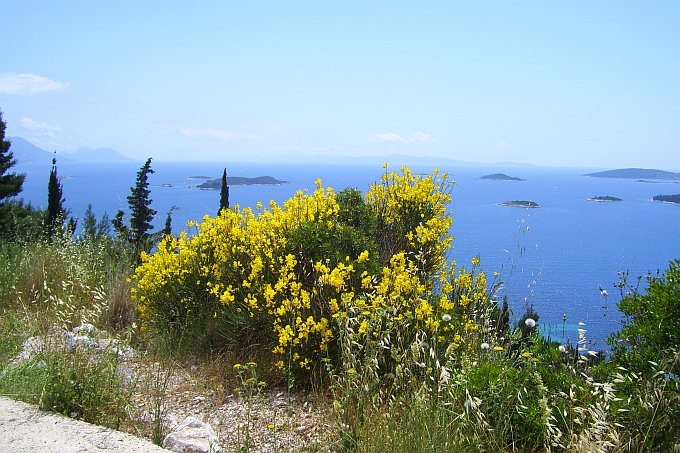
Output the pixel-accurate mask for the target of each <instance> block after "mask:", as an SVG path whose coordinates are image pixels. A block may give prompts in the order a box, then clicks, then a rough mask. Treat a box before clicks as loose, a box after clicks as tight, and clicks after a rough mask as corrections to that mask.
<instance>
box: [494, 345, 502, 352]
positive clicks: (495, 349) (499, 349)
mask: <svg viewBox="0 0 680 453" xmlns="http://www.w3.org/2000/svg"><path fill="white" fill-rule="evenodd" d="M493 349H494V351H502V350H503V346H496V347H495V348H493Z"/></svg>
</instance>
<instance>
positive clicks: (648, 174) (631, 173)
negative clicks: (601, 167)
mask: <svg viewBox="0 0 680 453" xmlns="http://www.w3.org/2000/svg"><path fill="white" fill-rule="evenodd" d="M583 176H591V177H593V178H622V179H663V180H670V181H676V180H680V173H673V172H672V171H664V170H653V169H648V168H621V169H618V170H607V171H599V172H596V173H589V174H587V175H583Z"/></svg>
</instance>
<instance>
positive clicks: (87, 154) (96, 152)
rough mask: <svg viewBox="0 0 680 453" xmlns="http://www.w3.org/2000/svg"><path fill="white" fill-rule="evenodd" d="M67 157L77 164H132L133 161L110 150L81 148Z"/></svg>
mask: <svg viewBox="0 0 680 453" xmlns="http://www.w3.org/2000/svg"><path fill="white" fill-rule="evenodd" d="M67 156H68V157H69V158H71V159H73V160H76V161H78V162H96V163H117V162H134V159H131V158H129V157H127V156H124V155H122V154H121V153H119V152H118V151H116V150H115V149H111V148H97V149H92V148H86V147H84V146H81V147H80V148H78V149H77V150H76V151H75V152H73V153H68V154H67Z"/></svg>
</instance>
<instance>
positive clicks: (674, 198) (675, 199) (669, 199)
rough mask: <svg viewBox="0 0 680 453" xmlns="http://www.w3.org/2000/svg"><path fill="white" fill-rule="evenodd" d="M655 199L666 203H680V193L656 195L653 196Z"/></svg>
mask: <svg viewBox="0 0 680 453" xmlns="http://www.w3.org/2000/svg"><path fill="white" fill-rule="evenodd" d="M652 200H654V201H662V202H664V203H674V204H680V193H678V194H675V195H655V196H654V197H652Z"/></svg>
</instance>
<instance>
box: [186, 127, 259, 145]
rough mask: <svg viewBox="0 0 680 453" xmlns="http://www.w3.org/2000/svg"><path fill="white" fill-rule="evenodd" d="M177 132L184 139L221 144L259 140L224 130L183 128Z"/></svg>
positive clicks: (249, 135) (253, 136)
mask: <svg viewBox="0 0 680 453" xmlns="http://www.w3.org/2000/svg"><path fill="white" fill-rule="evenodd" d="M179 132H180V133H181V134H182V135H184V136H186V137H203V138H213V139H216V140H220V141H223V142H237V141H244V140H250V141H255V140H259V139H260V137H257V136H256V135H252V134H241V133H237V132H231V131H228V130H226V129H212V128H192V127H183V128H180V129H179Z"/></svg>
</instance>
